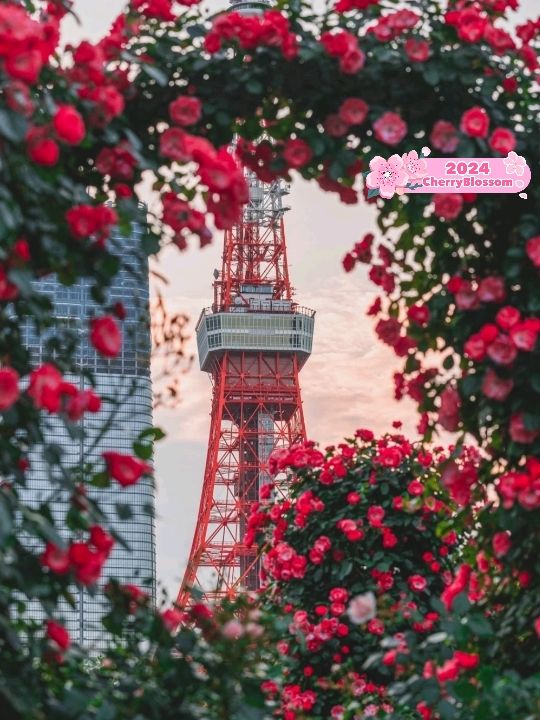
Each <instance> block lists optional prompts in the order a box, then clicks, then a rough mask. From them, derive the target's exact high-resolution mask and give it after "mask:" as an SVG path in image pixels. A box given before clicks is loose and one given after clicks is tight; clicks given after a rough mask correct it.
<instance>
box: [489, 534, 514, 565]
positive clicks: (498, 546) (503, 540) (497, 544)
mask: <svg viewBox="0 0 540 720" xmlns="http://www.w3.org/2000/svg"><path fill="white" fill-rule="evenodd" d="M491 545H492V547H493V552H494V553H495V557H498V558H501V557H504V556H505V555H506V554H507V553H508V551H509V550H510V548H511V547H512V541H511V540H510V533H509V532H506V531H505V532H498V533H495V535H494V536H493V538H492V541H491Z"/></svg>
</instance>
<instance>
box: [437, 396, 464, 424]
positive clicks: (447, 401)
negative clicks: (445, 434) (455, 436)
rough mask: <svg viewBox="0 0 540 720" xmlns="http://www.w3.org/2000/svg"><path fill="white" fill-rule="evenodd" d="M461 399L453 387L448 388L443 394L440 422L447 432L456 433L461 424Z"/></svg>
mask: <svg viewBox="0 0 540 720" xmlns="http://www.w3.org/2000/svg"><path fill="white" fill-rule="evenodd" d="M460 409H461V398H460V396H459V393H458V391H457V390H456V389H455V388H453V387H446V388H445V389H444V390H443V391H442V393H441V404H440V408H439V416H438V421H439V423H440V424H441V425H442V426H443V428H444V429H445V430H448V431H449V432H454V431H455V430H457V428H458V424H459V412H460Z"/></svg>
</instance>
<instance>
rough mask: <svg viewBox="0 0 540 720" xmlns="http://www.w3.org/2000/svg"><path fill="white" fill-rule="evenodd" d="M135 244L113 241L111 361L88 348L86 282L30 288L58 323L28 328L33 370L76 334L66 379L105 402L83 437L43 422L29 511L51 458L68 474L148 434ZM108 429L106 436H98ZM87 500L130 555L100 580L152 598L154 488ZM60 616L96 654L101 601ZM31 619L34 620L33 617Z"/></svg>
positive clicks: (95, 493)
mask: <svg viewBox="0 0 540 720" xmlns="http://www.w3.org/2000/svg"><path fill="white" fill-rule="evenodd" d="M140 241H141V230H140V228H139V227H138V226H134V228H133V231H132V234H131V236H130V237H127V238H126V237H120V236H113V237H112V238H111V241H110V242H111V252H112V253H114V254H117V255H118V256H119V258H120V260H121V269H120V271H119V272H118V273H117V275H116V277H115V279H114V281H113V283H112V286H111V288H110V290H109V292H108V297H107V301H108V303H109V304H113V303H116V302H122V303H123V305H124V307H125V309H126V313H127V314H126V319H125V320H124V321H123V322H122V333H123V343H122V350H121V352H120V354H119V355H118V356H117V357H116V358H114V359H110V360H109V359H107V358H104V357H102V356H101V355H99V354H98V353H97V352H96V351H95V350H94V348H93V347H92V345H91V344H90V342H89V337H88V320H89V318H90V317H92V316H93V315H94V314H95V315H100V314H103V310H102V308H100V306H99V305H98V304H97V303H96V302H95V301H94V300H93V299H92V294H91V283H90V281H89V280H86V279H82V280H80V281H78V282H77V283H76V284H75V285H72V286H66V285H63V284H61V283H60V282H59V281H58V280H57V279H56V278H54V277H50V278H45V279H43V280H40V281H39V282H37V283H36V285H35V287H36V288H37V289H38V290H39V292H40V293H43V294H45V295H47V296H48V297H49V298H50V299H51V300H52V302H53V305H54V312H55V315H56V320H57V322H56V327H55V328H54V330H52V331H45V332H44V333H43V334H39V333H38V332H37V331H36V329H35V328H34V326H33V324H32V323H31V322H28V323H27V324H26V325H25V327H24V333H25V343H26V345H27V347H28V348H29V349H30V351H31V354H32V361H33V365H34V366H37V365H39V364H41V363H43V362H46V361H50V360H51V348H50V346H49V345H48V344H47V338H48V336H51V335H52V334H54V333H55V332H56V333H58V332H60V333H61V331H62V328H63V327H69V328H71V329H74V330H75V331H76V333H77V335H78V338H79V342H78V347H77V352H76V361H77V368H78V370H79V371H80V372H78V373H77V374H76V375H71V376H69V375H68V376H66V379H67V380H69V381H70V382H73V383H75V384H77V385H78V387H79V388H80V389H84V388H85V387H90V384H89V380H88V377H87V374H88V372H90V373H91V374H92V376H93V378H94V380H95V383H96V385H95V389H96V392H97V393H98V394H99V395H100V396H101V398H102V401H103V402H102V409H101V410H100V412H99V413H97V414H95V415H94V414H91V413H86V414H85V415H84V416H83V418H82V419H81V420H80V421H79V422H78V423H77V426H78V427H80V428H81V429H82V430H83V431H84V432H83V433H81V434H80V437H79V436H78V435H77V434H75V436H73V434H71V435H70V434H69V433H68V431H67V430H66V428H65V427H64V426H63V423H62V422H61V421H60V420H59V419H58V418H57V417H55V416H49V417H47V418H46V420H45V421H46V423H47V429H46V436H45V446H44V447H40V448H38V449H36V450H35V451H34V452H33V454H32V456H31V458H30V462H31V465H30V470H29V472H28V487H27V490H26V491H25V494H24V496H25V500H26V502H27V503H28V504H30V505H32V504H34V503H35V504H36V505H37V504H39V502H40V501H41V500H43V499H45V498H49V497H50V496H51V492H53V491H54V488H55V487H58V486H57V484H56V483H51V477H50V475H51V472H53V473H54V472H56V473H58V470H56V471H55V469H54V467H53V466H52V465H50V464H49V462H48V458H49V457H51V456H53V457H54V456H55V455H56V456H57V455H60V456H61V462H62V465H63V466H65V467H67V468H72V467H81V466H82V463H84V462H91V461H101V454H102V453H103V452H104V451H105V450H117V451H119V452H124V453H132V451H133V447H132V446H133V441H134V440H135V439H136V438H137V437H138V435H139V434H140V432H141V431H143V430H145V429H146V428H149V427H151V426H152V387H151V380H150V330H149V322H148V317H149V311H148V302H149V288H148V262H147V258H146V256H145V255H144V254H143V253H142V251H141V249H140ZM53 357H54V351H53ZM106 398H112V399H113V402H112V403H109V402H107V401H106ZM105 422H106V423H107V429H106V432H104V433H103V434H102V435H100V434H99V431H100V429H101V428H102V427H103V424H104V423H105ZM101 462H102V461H101ZM88 494H89V496H90V497H92V498H93V499H95V500H96V501H97V502H98V503H99V505H100V507H101V508H102V509H103V510H104V511H105V512H106V514H107V516H108V517H109V519H111V520H114V522H113V527H114V528H115V530H116V531H117V532H118V533H119V535H121V537H122V538H123V539H124V540H125V542H126V544H127V546H128V547H129V550H128V549H125V548H124V547H122V546H121V545H120V543H117V544H116V546H115V548H114V549H113V552H112V554H111V556H110V557H109V560H108V561H107V564H106V565H105V568H104V571H103V573H102V577H103V579H104V580H106V579H107V578H109V577H115V578H117V579H118V580H119V581H120V582H130V583H136V584H138V585H140V586H143V587H146V589H147V590H148V592H150V594H151V595H152V596H154V595H155V527H154V487H153V482H152V481H151V480H150V479H148V478H146V479H144V478H143V479H141V480H140V481H139V482H138V483H137V484H135V485H133V486H130V487H126V488H122V487H121V486H119V485H118V484H117V483H116V482H115V481H113V482H112V485H111V487H110V488H105V489H96V488H92V489H91V490H89V492H88ZM67 503H68V498H67V497H66V496H65V494H62V492H61V491H60V492H59V495H58V501H57V503H56V508H57V515H58V517H59V518H60V517H63V516H64V515H65V512H66V510H67V507H68V505H67ZM119 517H120V518H123V519H118V518H119ZM63 610H64V619H65V622H66V626H67V628H68V630H69V631H70V633H71V635H72V638H73V640H75V641H77V642H79V643H81V644H83V645H85V646H87V647H89V648H94V649H96V650H99V649H100V647H102V646H103V640H104V631H103V628H102V626H101V624H100V618H101V617H102V615H103V606H102V600H101V599H99V596H97V597H96V598H94V597H91V596H90V595H89V594H88V593H87V592H86V591H83V590H81V591H78V593H77V607H76V609H75V610H73V609H71V608H70V607H69V606H67V604H66V605H65V606H64V608H63ZM36 613H37V616H38V617H39V611H38V610H36Z"/></svg>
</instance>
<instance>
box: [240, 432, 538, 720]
mask: <svg viewBox="0 0 540 720" xmlns="http://www.w3.org/2000/svg"><path fill="white" fill-rule="evenodd" d="M448 457H449V456H448V452H443V450H442V448H436V449H434V451H433V452H428V451H427V450H426V449H425V448H424V447H423V446H422V445H421V444H416V445H415V444H411V443H410V442H409V441H408V440H406V439H405V438H404V437H403V436H402V435H396V434H394V435H387V436H384V437H382V438H380V439H377V440H375V439H374V438H373V434H372V433H371V432H370V431H367V430H358V431H357V432H356V433H355V439H350V440H347V441H346V442H344V443H341V444H340V445H338V446H337V447H333V446H332V447H329V448H327V449H326V451H325V452H324V453H323V452H321V451H319V450H318V449H316V448H315V447H314V445H313V444H312V443H308V444H307V445H304V446H298V447H293V448H291V449H290V450H289V451H278V452H275V453H274V454H273V456H272V457H271V459H270V464H271V468H273V470H274V472H275V471H282V470H283V469H285V468H286V469H289V474H290V480H291V492H290V494H289V495H288V496H287V497H283V495H282V492H281V491H280V486H279V485H278V486H276V487H274V486H273V485H266V486H264V487H263V489H262V491H261V501H260V503H258V504H257V505H256V506H255V507H254V508H253V513H252V515H251V518H250V523H249V528H250V529H249V531H248V537H247V540H248V541H250V540H254V539H257V540H258V543H259V546H260V547H261V549H262V551H263V553H264V554H263V562H262V567H263V577H264V578H265V579H266V582H265V585H266V587H265V589H264V591H263V593H262V596H261V603H262V607H263V608H264V609H266V610H267V611H268V612H269V613H270V614H275V615H277V617H280V618H283V621H282V623H281V625H279V624H278V625H277V630H278V632H277V634H274V636H273V637H274V642H275V643H276V646H277V650H278V653H279V655H278V658H279V661H278V662H276V671H275V673H274V676H273V678H272V679H271V680H269V681H267V682H265V683H264V684H263V686H262V687H263V690H264V691H265V692H266V693H267V695H268V698H269V702H270V703H271V704H272V705H273V706H275V707H276V713H277V715H278V716H279V717H283V718H285V720H294V718H329V717H331V718H335V719H336V720H346V719H348V718H355V719H357V718H363V717H375V716H376V717H388V718H395V719H396V720H397V719H398V718H399V719H400V720H404V719H406V718H423V719H424V720H425V719H429V718H463V720H465V718H468V719H469V720H470V719H472V718H475V719H476V718H478V720H480V719H483V720H487V719H488V718H491V717H501V718H502V717H505V712H511V713H512V714H511V715H510V716H511V717H512V718H522V719H523V720H525V718H529V717H530V718H532V717H534V716H535V714H536V713H537V711H538V708H539V707H540V705H539V702H540V695H539V693H538V690H539V678H538V674H537V668H538V639H537V637H536V635H535V633H534V632H531V631H530V629H529V628H528V627H527V622H528V619H530V615H529V618H527V612H528V611H526V612H525V613H524V616H523V617H522V618H520V620H519V623H520V633H519V635H518V636H516V635H513V636H512V637H510V634H509V630H510V627H511V623H509V615H510V610H508V608H511V611H512V612H513V613H516V611H518V612H522V611H523V609H524V608H523V605H522V606H521V607H519V606H516V604H515V603H514V600H515V598H516V597H518V596H519V594H520V591H521V595H522V597H525V598H526V599H527V602H528V603H529V604H530V605H533V606H534V605H535V604H536V602H537V599H536V597H535V595H534V592H530V591H527V592H526V593H525V592H523V591H524V590H525V589H526V588H527V587H528V585H529V583H530V573H529V572H528V571H526V570H523V571H522V572H519V573H518V572H517V570H516V569H514V571H513V572H512V573H510V572H509V571H508V566H507V562H508V560H507V558H508V555H509V553H510V546H511V541H510V535H509V534H507V533H498V534H497V535H496V536H495V542H494V543H493V548H492V549H491V551H490V552H486V551H484V550H482V549H479V547H478V543H477V528H478V524H479V519H480V518H481V515H477V514H473V513H470V512H469V514H468V517H467V519H466V520H465V518H464V517H463V511H460V509H459V507H458V506H456V505H455V504H454V503H453V502H452V501H451V500H450V497H449V495H448V494H447V493H446V492H445V490H444V488H443V486H442V485H441V482H440V472H441V469H442V468H444V467H445V466H446V465H447V464H448ZM479 460H480V456H479V453H478V451H477V450H475V449H473V448H467V449H465V450H464V452H463V453H462V455H461V457H460V460H459V463H460V469H461V470H462V471H469V472H474V471H475V470H476V468H477V467H478V464H479ZM456 519H459V521H460V525H461V530H460V532H459V533H458V532H456V530H455V528H456V527H457V525H456ZM505 626H506V627H505ZM514 627H515V626H514ZM274 632H275V631H274ZM506 643H508V644H506ZM520 673H521V674H520Z"/></svg>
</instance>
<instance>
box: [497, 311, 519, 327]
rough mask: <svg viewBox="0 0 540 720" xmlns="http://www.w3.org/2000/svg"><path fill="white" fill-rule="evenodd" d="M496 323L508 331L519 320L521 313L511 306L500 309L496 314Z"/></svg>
mask: <svg viewBox="0 0 540 720" xmlns="http://www.w3.org/2000/svg"><path fill="white" fill-rule="evenodd" d="M496 319H497V323H498V325H499V326H500V327H501V328H502V329H503V330H510V328H511V327H513V326H514V325H515V324H516V323H517V322H519V321H520V320H521V313H520V312H519V310H518V309H517V308H515V307H512V305H506V306H505V307H502V308H501V309H500V310H499V312H498V313H497V317H496Z"/></svg>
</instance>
